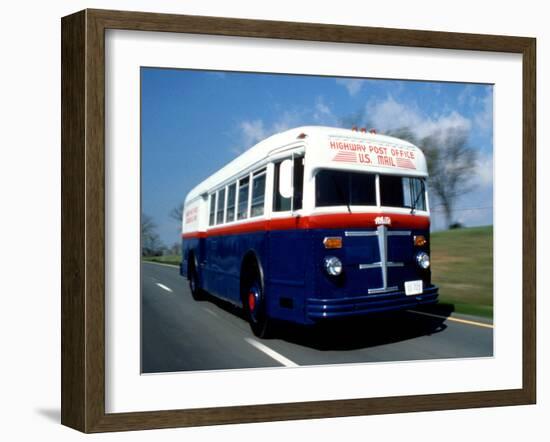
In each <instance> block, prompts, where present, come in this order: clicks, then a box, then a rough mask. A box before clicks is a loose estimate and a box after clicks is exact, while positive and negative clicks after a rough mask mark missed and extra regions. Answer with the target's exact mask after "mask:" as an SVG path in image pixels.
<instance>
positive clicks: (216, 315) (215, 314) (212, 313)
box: [204, 308, 220, 318]
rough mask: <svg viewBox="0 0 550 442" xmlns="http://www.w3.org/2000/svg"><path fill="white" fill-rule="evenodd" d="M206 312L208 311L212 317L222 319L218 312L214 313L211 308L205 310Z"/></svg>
mask: <svg viewBox="0 0 550 442" xmlns="http://www.w3.org/2000/svg"><path fill="white" fill-rule="evenodd" d="M204 310H205V311H207V312H208V313H210V314H211V315H212V316H215V317H216V318H219V317H220V316H219V315H218V314H217V313H216V312H213V311H212V310H210V309H209V308H205V309H204Z"/></svg>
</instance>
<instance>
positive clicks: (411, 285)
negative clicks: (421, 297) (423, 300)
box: [405, 279, 422, 296]
mask: <svg viewBox="0 0 550 442" xmlns="http://www.w3.org/2000/svg"><path fill="white" fill-rule="evenodd" d="M420 293H422V280H421V279H419V280H418V281H406V282H405V295H407V296H411V295H418V294H420Z"/></svg>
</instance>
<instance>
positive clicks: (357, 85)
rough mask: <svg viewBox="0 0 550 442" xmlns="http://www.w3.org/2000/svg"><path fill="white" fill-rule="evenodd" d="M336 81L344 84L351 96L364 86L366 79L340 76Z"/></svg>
mask: <svg viewBox="0 0 550 442" xmlns="http://www.w3.org/2000/svg"><path fill="white" fill-rule="evenodd" d="M336 83H338V84H340V85H342V86H344V87H345V88H346V89H347V90H348V94H350V96H352V97H354V96H355V95H357V94H358V93H359V91H360V90H361V89H362V88H363V85H364V84H365V81H364V80H354V79H348V78H338V79H336Z"/></svg>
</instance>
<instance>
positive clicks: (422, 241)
mask: <svg viewBox="0 0 550 442" xmlns="http://www.w3.org/2000/svg"><path fill="white" fill-rule="evenodd" d="M427 243H428V240H427V239H426V237H425V236H424V235H414V245H415V246H417V247H422V246H425V245H426V244H427Z"/></svg>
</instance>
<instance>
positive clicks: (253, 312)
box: [248, 285, 260, 322]
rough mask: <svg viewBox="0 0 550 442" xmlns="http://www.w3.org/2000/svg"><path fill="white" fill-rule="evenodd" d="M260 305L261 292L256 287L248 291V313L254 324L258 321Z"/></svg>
mask: <svg viewBox="0 0 550 442" xmlns="http://www.w3.org/2000/svg"><path fill="white" fill-rule="evenodd" d="M259 303H260V290H259V289H258V287H256V286H255V285H254V286H252V287H251V288H250V290H249V291H248V311H249V313H250V317H251V318H252V320H253V321H254V322H256V321H257V320H258V305H259Z"/></svg>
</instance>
